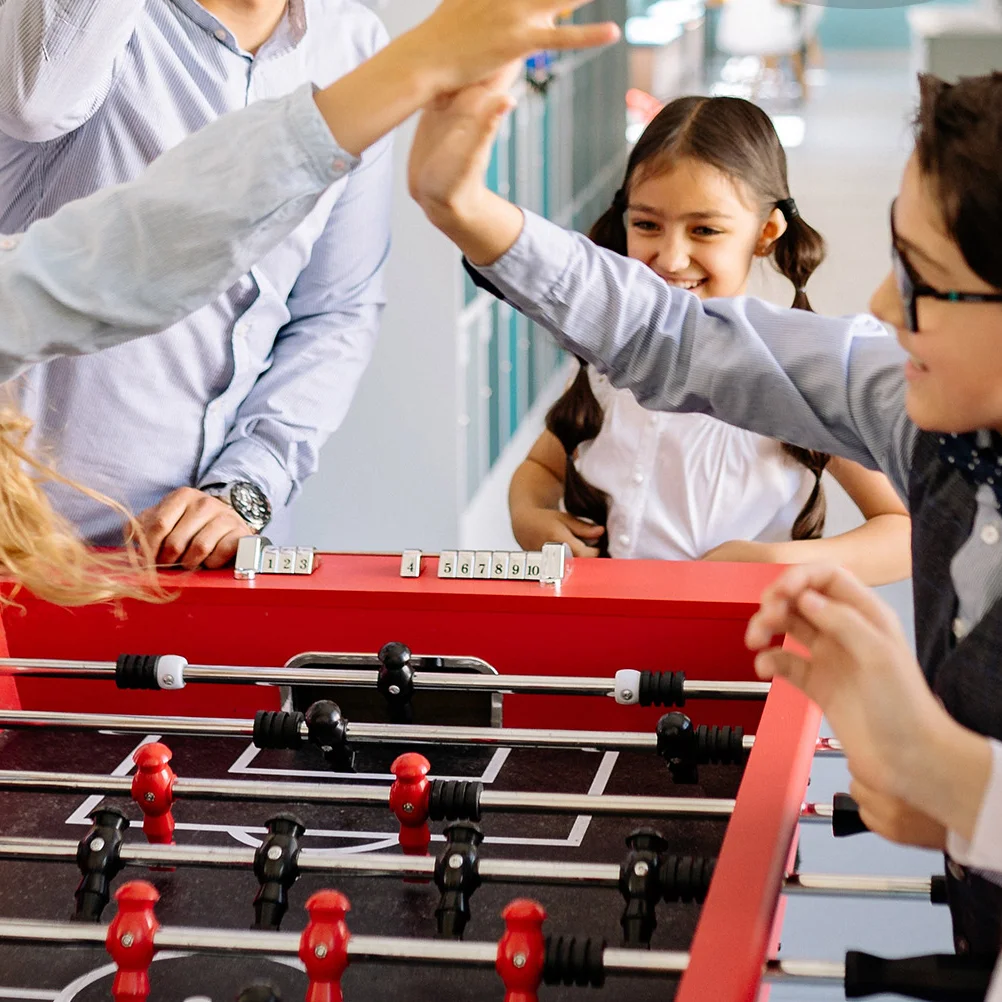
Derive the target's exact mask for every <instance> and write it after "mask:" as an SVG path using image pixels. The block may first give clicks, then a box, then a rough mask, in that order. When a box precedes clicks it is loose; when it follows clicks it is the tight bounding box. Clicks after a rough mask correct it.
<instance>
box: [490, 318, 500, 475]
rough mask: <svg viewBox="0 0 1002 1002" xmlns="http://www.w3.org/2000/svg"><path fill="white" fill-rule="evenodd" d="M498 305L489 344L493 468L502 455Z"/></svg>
mask: <svg viewBox="0 0 1002 1002" xmlns="http://www.w3.org/2000/svg"><path fill="white" fill-rule="evenodd" d="M499 314H500V307H499V305H498V303H496V302H495V303H494V305H493V306H492V307H491V339H490V341H488V342H487V378H488V380H489V382H488V385H489V387H490V394H491V395H490V398H489V400H488V408H487V415H488V449H487V456H488V458H487V462H488V465H489V466H493V465H494V463H495V462H497V458H498V456H499V455H500V453H501V352H500V348H501V317H500V315H499Z"/></svg>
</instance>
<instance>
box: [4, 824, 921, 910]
mask: <svg viewBox="0 0 1002 1002" xmlns="http://www.w3.org/2000/svg"><path fill="white" fill-rule="evenodd" d="M77 845H78V844H77V843H76V842H73V841H71V840H70V839H29V838H0V859H16V860H47V861H56V862H67V863H72V862H74V861H75V860H76V854H77ZM119 859H120V860H121V861H122V862H123V863H125V864H126V865H129V866H164V865H168V866H204V867H224V868H228V869H251V868H253V866H254V850H253V849H248V848H240V847H236V846H232V847H230V846H226V847H224V846H189V845H152V844H145V843H126V844H125V845H123V846H122V847H121V849H120V850H119ZM296 865H297V866H298V868H299V869H300V870H301V871H303V872H311V873H323V874H328V875H332V876H369V877H403V878H425V877H431V876H433V875H434V872H435V858H434V857H432V856H391V855H385V854H374V855H365V856H353V855H340V854H336V855H335V854H331V853H329V852H325V851H323V850H317V849H303V850H302V851H301V852H300V853H299V856H298V857H297V861H296ZM477 872H478V873H479V875H480V878H481V879H482V880H485V881H487V882H489V883H497V884H542V885H553V886H559V885H566V884H573V885H575V886H577V887H608V888H617V887H618V886H619V880H620V868H619V865H618V864H616V863H565V862H560V861H555V860H554V861H549V862H541V861H538V860H519V859H480V860H479V861H478V867H477ZM783 893H784V894H800V895H804V894H807V895H818V896H822V895H823V896H836V897H842V896H844V897H863V898H923V899H925V900H929V898H930V896H931V893H932V881H931V880H930V879H929V878H922V877H883V876H853V875H844V874H829V873H791V874H790V875H789V876H787V877H786V878H785V881H784V885H783Z"/></svg>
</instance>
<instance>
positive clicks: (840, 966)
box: [762, 960, 845, 987]
mask: <svg viewBox="0 0 1002 1002" xmlns="http://www.w3.org/2000/svg"><path fill="white" fill-rule="evenodd" d="M762 980H763V981H767V982H769V983H770V984H782V985H812V986H815V987H821V986H822V985H843V984H845V964H844V963H841V962H839V961H836V960H770V961H768V962H767V963H766V967H765V973H764V974H763V976H762Z"/></svg>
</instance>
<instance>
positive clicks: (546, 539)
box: [511, 505, 605, 557]
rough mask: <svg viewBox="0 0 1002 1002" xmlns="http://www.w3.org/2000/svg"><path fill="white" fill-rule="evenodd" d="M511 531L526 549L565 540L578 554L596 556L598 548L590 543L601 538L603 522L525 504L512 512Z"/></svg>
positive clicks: (578, 555) (534, 548)
mask: <svg viewBox="0 0 1002 1002" xmlns="http://www.w3.org/2000/svg"><path fill="white" fill-rule="evenodd" d="M511 523H512V530H513V531H514V533H515V538H516V539H517V540H518V542H519V544H520V545H521V546H522V547H523V548H524V549H526V550H538V549H540V548H541V547H542V545H543V543H566V544H567V545H568V546H569V547H570V548H571V553H572V554H574V556H575V557H597V556H598V547H596V546H592V545H590V543H593V542H596V541H597V540H598V539H600V538H601V536H602V533H603V532H605V529H604V528H603V527H602V526H601V525H592V523H591V522H582V521H581V519H579V518H575V517H574V516H573V515H568V514H567V512H563V511H557V510H556V509H555V508H532V507H529V506H527V505H526V506H522V507H520V508H518V509H517V510H516V511H514V512H512V517H511Z"/></svg>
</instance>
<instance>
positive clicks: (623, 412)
mask: <svg viewBox="0 0 1002 1002" xmlns="http://www.w3.org/2000/svg"><path fill="white" fill-rule="evenodd" d="M589 376H590V378H591V383H592V388H593V390H594V392H595V396H596V398H597V399H598V401H599V403H600V404H601V405H602V408H603V410H604V411H605V420H604V422H603V424H602V430H601V431H600V432H599V434H598V436H597V438H595V439H593V440H592V441H591V442H585V443H583V444H582V445H581V446H580V447H579V449H578V456H577V459H576V466H577V469H578V471H579V472H580V473H581V475H582V476H583V477H584V478H585V480H587V481H588V482H589V483H590V484H592V485H594V486H595V487H599V488H601V489H602V490H604V491H606V493H608V494H609V496H610V499H611V503H610V510H609V520H608V523H607V525H608V530H609V553H610V556H613V557H621V558H633V559H648V560H698V559H700V558H701V557H702V556H703V555H704V554H705V553H707V552H708V551H709V550H712V549H713V548H714V547H716V546H719V545H720V544H721V543H726V542H729V541H730V540H735V539H740V540H757V541H760V542H768V543H772V542H781V541H785V540H789V539H790V531H791V529H792V528H793V523H794V521H795V520H796V518H797V516H798V515H799V514H800V511H801V509H802V508H803V506H804V504H805V502H806V501H807V499H808V497H810V493H811V490H812V489H813V487H814V475H813V474H812V473H811V472H810V471H809V470H807V469H806V467H804V466H803V465H802V464H800V463H798V462H797V461H796V460H795V459H793V458H792V457H791V456H788V455H787V454H786V453H785V452H783V449H782V446H781V445H780V443H779V442H776V441H774V440H773V439H770V438H765V437H763V436H762V435H756V434H755V433H754V432H750V431H744V430H743V429H740V428H734V427H732V426H731V425H728V424H724V422H722V421H719V420H717V419H716V418H711V417H706V416H705V415H702V414H670V413H666V412H662V411H649V410H645V409H644V408H643V407H641V406H640V404H638V403H637V401H636V399H635V398H634V396H633V394H632V393H631V392H630V391H629V390H625V389H623V390H619V389H616V388H615V387H614V386H612V384H611V383H609V381H608V380H607V379H606V377H605V376H602V375H599V374H598V373H597V372H595V371H594V370H593V369H590V368H589Z"/></svg>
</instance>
